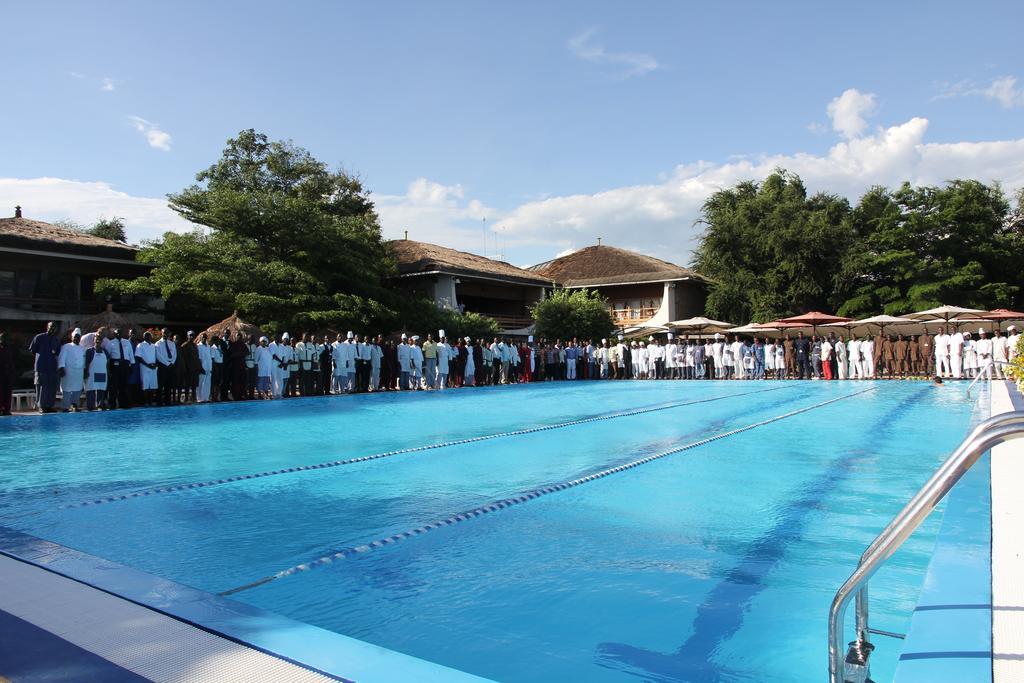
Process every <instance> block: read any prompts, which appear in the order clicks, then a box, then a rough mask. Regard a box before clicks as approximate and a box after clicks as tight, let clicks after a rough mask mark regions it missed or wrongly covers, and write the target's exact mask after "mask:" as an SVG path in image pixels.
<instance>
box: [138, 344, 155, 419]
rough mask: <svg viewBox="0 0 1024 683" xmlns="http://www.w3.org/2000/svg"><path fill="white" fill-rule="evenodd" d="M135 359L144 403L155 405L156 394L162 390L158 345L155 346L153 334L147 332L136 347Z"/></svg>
mask: <svg viewBox="0 0 1024 683" xmlns="http://www.w3.org/2000/svg"><path fill="white" fill-rule="evenodd" d="M135 358H136V359H137V365H138V367H139V386H140V388H141V389H142V394H143V397H144V399H143V403H144V404H145V405H147V406H151V405H153V402H154V401H155V400H156V392H157V391H158V390H159V389H160V385H159V382H158V379H157V362H156V345H155V344H153V333H152V332H146V333H145V334H143V335H142V341H140V342H139V345H138V346H136V347H135Z"/></svg>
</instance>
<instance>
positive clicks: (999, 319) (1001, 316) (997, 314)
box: [978, 308, 1024, 330]
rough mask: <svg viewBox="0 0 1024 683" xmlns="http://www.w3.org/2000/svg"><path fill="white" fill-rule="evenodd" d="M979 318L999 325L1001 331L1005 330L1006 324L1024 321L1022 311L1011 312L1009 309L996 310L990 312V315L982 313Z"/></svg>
mask: <svg viewBox="0 0 1024 683" xmlns="http://www.w3.org/2000/svg"><path fill="white" fill-rule="evenodd" d="M978 317H979V318H984V319H985V320H992V321H994V322H995V323H996V324H997V325H999V329H1000V330H1001V329H1003V323H1004V322H1009V321H1011V320H1015V321H1016V320H1022V321H1024V313H1021V312H1020V311H1011V310H1009V309H1007V308H997V309H995V310H992V311H989V312H988V313H982V314H981V315H979V316H978Z"/></svg>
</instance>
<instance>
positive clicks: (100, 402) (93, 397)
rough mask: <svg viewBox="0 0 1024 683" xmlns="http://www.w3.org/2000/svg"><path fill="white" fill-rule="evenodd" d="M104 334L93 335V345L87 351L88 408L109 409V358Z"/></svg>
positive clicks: (86, 389) (86, 391)
mask: <svg viewBox="0 0 1024 683" xmlns="http://www.w3.org/2000/svg"><path fill="white" fill-rule="evenodd" d="M104 341H105V338H104V336H103V335H96V336H94V337H93V342H92V344H93V346H92V348H91V349H88V350H86V352H85V407H86V409H87V410H96V409H97V408H99V409H100V410H106V409H107V402H106V395H107V382H108V380H109V376H108V374H107V373H108V372H109V364H110V363H109V359H108V358H107V352H106V351H104V350H103V342H104Z"/></svg>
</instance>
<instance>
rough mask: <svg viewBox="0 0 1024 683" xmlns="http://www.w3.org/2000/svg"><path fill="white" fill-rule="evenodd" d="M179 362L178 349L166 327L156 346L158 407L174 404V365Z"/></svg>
mask: <svg viewBox="0 0 1024 683" xmlns="http://www.w3.org/2000/svg"><path fill="white" fill-rule="evenodd" d="M177 362H178V347H177V346H176V345H175V344H174V342H173V341H171V331H170V330H169V329H167V328H166V327H165V328H164V329H163V330H162V331H161V339H160V341H159V342H158V343H157V345H156V363H157V372H156V374H157V384H158V391H159V396H158V398H157V404H158V405H162V406H169V405H171V404H172V403H173V402H174V384H175V382H174V364H175V363H177Z"/></svg>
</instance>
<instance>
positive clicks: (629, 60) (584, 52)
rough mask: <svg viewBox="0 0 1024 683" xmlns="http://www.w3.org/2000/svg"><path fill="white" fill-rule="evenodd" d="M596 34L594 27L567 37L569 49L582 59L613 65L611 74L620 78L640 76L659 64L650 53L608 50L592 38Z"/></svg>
mask: <svg viewBox="0 0 1024 683" xmlns="http://www.w3.org/2000/svg"><path fill="white" fill-rule="evenodd" d="M596 34H597V29H596V28H588V29H586V30H584V31H581V32H580V33H577V34H576V35H575V36H573V37H572V38H570V39H569V51H570V52H572V53H573V54H574V55H575V56H576V57H577V58H579V59H582V60H584V61H587V62H592V63H594V64H600V65H605V66H611V67H614V69H613V76H615V77H616V78H621V79H626V78H631V77H633V76H642V75H644V74H646V73H649V72H651V71H654V70H655V69H657V68H659V67H660V66H661V65H660V64H658V60H657V59H655V58H654V57H653V56H652V55H649V54H644V53H642V52H609V51H608V50H607V49H605V47H604V45H602V44H601V43H598V42H596V41H595V40H594V37H595V35H596Z"/></svg>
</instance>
